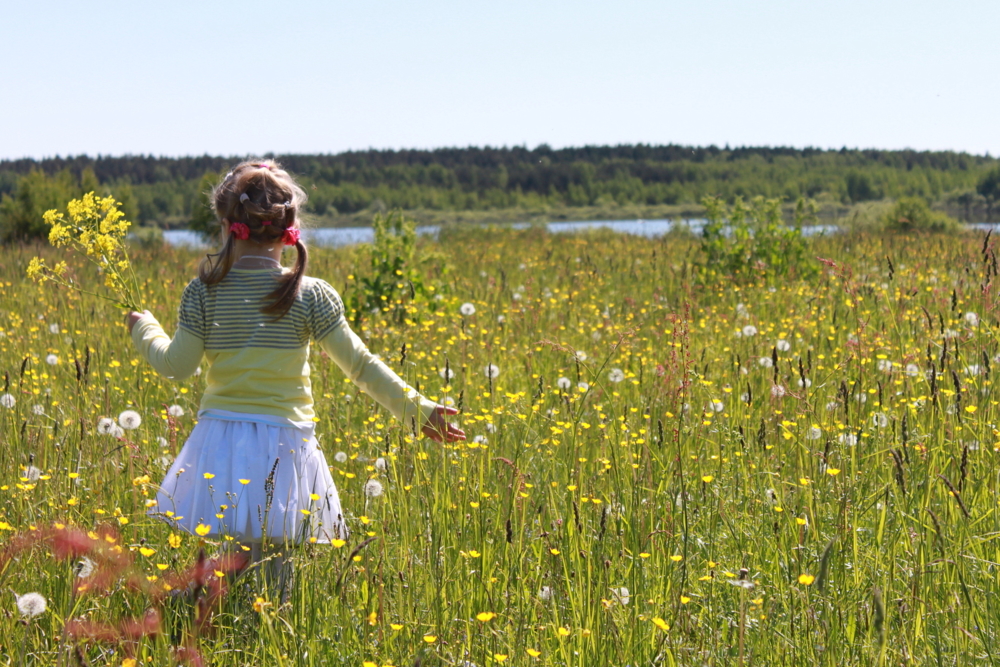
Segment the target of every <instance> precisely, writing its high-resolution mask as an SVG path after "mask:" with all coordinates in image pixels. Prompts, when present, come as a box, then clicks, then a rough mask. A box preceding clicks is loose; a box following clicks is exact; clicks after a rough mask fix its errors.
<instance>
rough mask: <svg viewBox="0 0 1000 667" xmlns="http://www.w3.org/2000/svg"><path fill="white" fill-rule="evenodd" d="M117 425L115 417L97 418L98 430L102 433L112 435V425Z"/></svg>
mask: <svg viewBox="0 0 1000 667" xmlns="http://www.w3.org/2000/svg"><path fill="white" fill-rule="evenodd" d="M114 425H115V422H114V420H113V419H111V418H109V417H101V418H100V419H98V420H97V432H98V433H100V434H101V435H111V427H112V426H114Z"/></svg>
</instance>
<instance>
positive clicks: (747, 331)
mask: <svg viewBox="0 0 1000 667" xmlns="http://www.w3.org/2000/svg"><path fill="white" fill-rule="evenodd" d="M740 333H741V334H743V336H744V337H745V338H750V337H751V336H756V335H757V327H755V326H754V325H752V324H748V325H746V326H745V327H743V328H742V329H740Z"/></svg>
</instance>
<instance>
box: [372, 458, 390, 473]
mask: <svg viewBox="0 0 1000 667" xmlns="http://www.w3.org/2000/svg"><path fill="white" fill-rule="evenodd" d="M388 467H389V464H388V463H386V460H385V458H384V457H382V456H380V457H378V458H377V459H375V470H377V471H378V472H385V471H386V469H387V468H388Z"/></svg>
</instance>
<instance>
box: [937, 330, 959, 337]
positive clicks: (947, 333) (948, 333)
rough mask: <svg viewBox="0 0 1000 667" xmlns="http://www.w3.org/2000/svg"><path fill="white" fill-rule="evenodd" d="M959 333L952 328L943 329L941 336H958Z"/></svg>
mask: <svg viewBox="0 0 1000 667" xmlns="http://www.w3.org/2000/svg"><path fill="white" fill-rule="evenodd" d="M958 336H959V333H958V332H957V331H955V330H954V329H945V330H944V333H943V334H941V337H942V338H958Z"/></svg>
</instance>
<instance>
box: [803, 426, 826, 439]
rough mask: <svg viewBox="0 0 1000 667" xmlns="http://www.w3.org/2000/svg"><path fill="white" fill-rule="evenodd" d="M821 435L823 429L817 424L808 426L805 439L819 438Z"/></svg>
mask: <svg viewBox="0 0 1000 667" xmlns="http://www.w3.org/2000/svg"><path fill="white" fill-rule="evenodd" d="M822 437H823V429H821V428H820V427H819V426H810V427H809V430H807V431H806V440H819V439H820V438H822Z"/></svg>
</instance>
